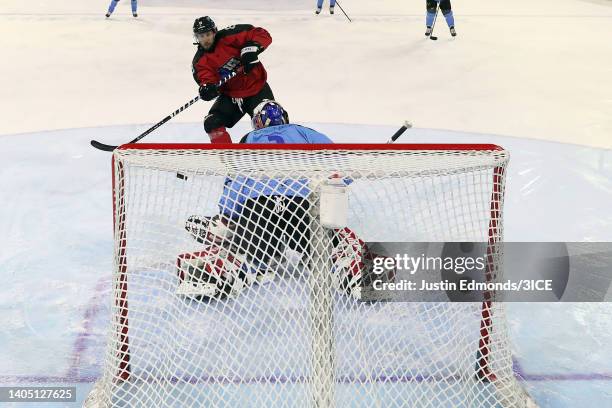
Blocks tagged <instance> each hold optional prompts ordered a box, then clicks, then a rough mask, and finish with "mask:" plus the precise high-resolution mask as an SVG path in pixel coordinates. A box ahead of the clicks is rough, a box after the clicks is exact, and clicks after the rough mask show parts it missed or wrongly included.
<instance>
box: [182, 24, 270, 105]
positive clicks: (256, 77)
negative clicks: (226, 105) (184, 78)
mask: <svg viewBox="0 0 612 408" xmlns="http://www.w3.org/2000/svg"><path fill="white" fill-rule="evenodd" d="M253 42H255V43H257V44H258V45H259V46H260V47H261V51H263V50H264V49H266V48H268V46H269V45H270V44H271V43H272V37H271V36H270V33H268V32H267V31H266V30H264V29H263V28H260V27H253V26H252V25H250V24H238V25H235V26H230V27H228V28H224V29H223V30H219V31H218V32H217V34H216V35H215V41H214V43H213V46H212V47H211V49H210V50H205V49H204V48H202V46H200V45H198V50H197V51H196V54H195V56H194V57H193V65H192V71H193V79H195V81H196V82H197V83H198V85H204V84H216V83H217V82H219V81H220V80H221V75H220V74H219V71H220V70H221V71H223V70H227V71H233V70H235V69H236V67H237V66H238V64H239V63H240V50H242V48H243V47H245V46H248V45H250V43H253ZM261 51H260V52H261ZM266 79H267V73H266V70H265V68H264V67H263V65H262V64H261V63H259V64H256V65H255V66H254V67H253V69H251V71H250V72H249V73H248V74H244V73H240V74H238V75H236V76H235V77H234V78H232V79H230V80H229V81H228V82H227V83H225V84H224V85H222V86H221V87H220V88H219V92H221V93H222V94H225V95H227V96H229V97H231V98H246V97H248V96H253V95H255V94H257V93H258V92H259V91H261V88H263V86H264V84H265V83H266Z"/></svg>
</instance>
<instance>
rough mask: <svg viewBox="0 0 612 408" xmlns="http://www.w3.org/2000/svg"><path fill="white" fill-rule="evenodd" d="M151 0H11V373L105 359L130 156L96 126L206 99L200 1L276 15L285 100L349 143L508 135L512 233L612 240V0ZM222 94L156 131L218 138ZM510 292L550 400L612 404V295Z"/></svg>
mask: <svg viewBox="0 0 612 408" xmlns="http://www.w3.org/2000/svg"><path fill="white" fill-rule="evenodd" d="M141 3H142V4H141V5H140V9H139V15H140V16H139V18H138V20H136V21H134V20H133V19H132V17H131V15H130V14H129V2H127V1H122V2H121V3H120V4H119V6H118V7H117V10H116V11H115V15H113V17H112V19H111V20H109V21H105V20H104V16H103V15H104V12H105V11H106V7H107V5H108V4H107V3H106V1H105V0H96V1H93V0H85V1H80V2H57V1H49V0H41V1H38V2H27V3H26V2H22V1H17V0H4V1H2V2H1V4H0V34H1V35H0V53H1V54H0V55H2V59H3V63H2V64H1V66H0V73H1V74H2V75H0V89H1V90H2V99H1V102H0V103H1V105H0V109H1V111H2V112H3V115H2V121H1V123H0V152H1V154H2V161H1V162H0V276H2V277H3V278H4V279H3V282H4V285H3V287H2V289H0V386H4V385H26V384H38V385H51V384H62V385H77V387H78V401H79V402H82V400H83V399H84V398H85V396H86V393H87V391H88V390H89V389H90V387H91V386H92V384H93V381H94V380H95V379H96V378H97V377H98V376H99V374H100V372H101V363H102V360H101V359H102V355H103V350H104V346H105V341H106V329H107V325H108V322H109V321H110V316H109V305H110V297H109V296H110V295H109V290H110V272H111V264H112V246H113V242H112V205H111V192H110V186H111V179H110V174H111V173H110V169H111V167H110V155H109V154H107V153H103V152H99V151H95V150H94V149H93V148H91V147H90V146H89V140H90V139H97V140H101V141H105V142H109V143H120V142H123V141H127V140H129V139H131V138H133V137H135V136H136V135H138V134H139V133H140V132H142V131H143V130H145V129H146V128H148V127H149V126H150V125H151V124H152V123H154V122H156V121H157V120H160V119H161V118H162V117H163V116H165V115H166V114H168V113H169V112H170V111H172V110H173V109H176V108H177V107H178V106H180V105H181V104H183V103H184V102H186V101H187V100H189V99H190V98H192V97H193V96H195V94H196V87H195V84H194V83H193V79H192V78H191V73H190V67H189V64H190V62H191V58H192V55H193V47H192V46H191V37H190V29H191V24H192V22H193V19H194V18H195V17H197V16H199V15H205V14H210V15H211V16H213V17H216V20H217V22H218V24H219V25H221V26H223V25H229V24H233V23H237V22H248V23H253V24H256V25H261V26H264V27H266V28H268V29H269V30H270V32H271V33H272V35H273V38H274V43H273V45H272V46H271V47H270V49H269V50H267V51H266V52H265V53H264V54H263V55H262V60H263V61H264V63H265V64H266V67H267V70H268V72H269V76H270V83H271V85H272V87H273V89H274V91H275V93H276V95H277V97H278V99H279V100H281V101H282V102H283V104H284V105H286V107H287V109H288V110H289V111H290V114H291V116H292V119H293V120H294V121H296V122H299V123H304V124H307V125H308V126H311V127H313V128H316V129H318V130H320V131H322V132H323V133H326V134H328V135H329V136H330V137H331V138H332V139H334V140H335V141H337V142H384V141H386V139H387V138H388V136H389V135H390V134H391V133H392V132H393V131H394V130H395V129H396V128H397V126H398V125H399V124H400V123H401V122H402V121H403V120H404V119H411V120H412V121H413V122H414V123H415V129H412V130H410V131H409V132H407V133H406V134H405V135H404V136H403V142H440V143H443V142H462V143H463V142H466V143H467V142H478V143H484V142H486V143H496V144H499V145H501V146H503V147H505V148H506V149H508V150H509V151H510V154H511V159H510V166H509V174H508V184H507V188H506V207H505V214H504V223H505V239H506V240H507V241H611V240H612V228H611V227H612V212H611V211H610V209H611V208H612V151H611V150H609V149H610V147H611V146H612V142H611V140H612V79H611V78H612V47H610V39H611V38H612V1H608V0H600V1H597V0H593V1H580V0H556V1H552V0H541V1H538V2H534V1H530V0H529V1H528V0H516V1H514V2H512V4H508V3H507V2H505V3H506V4H501V3H499V2H492V1H485V0H479V1H476V0H465V1H463V2H461V1H456V2H454V3H453V7H454V8H455V14H456V20H457V30H458V32H459V36H458V37H457V38H456V39H455V40H451V39H450V37H449V36H448V34H447V33H446V29H445V27H444V24H443V23H442V21H441V20H440V21H438V23H437V27H436V31H438V30H439V31H438V35H439V36H440V40H439V41H438V42H437V43H436V42H433V41H429V40H425V39H424V37H423V35H422V34H423V31H424V24H423V21H424V1H421V0H413V1H410V2H407V1H401V2H400V1H398V0H397V1H396V0H384V1H379V2H366V1H365V0H352V1H349V0H345V1H343V2H342V3H341V4H342V6H343V7H344V8H345V10H346V11H347V12H349V14H351V17H353V19H354V20H355V21H354V22H353V23H352V24H349V23H348V22H346V21H344V20H343V18H344V17H343V16H342V15H341V14H339V10H337V14H336V15H335V16H334V17H330V16H329V15H327V14H324V15H321V16H319V17H316V18H315V16H314V13H313V11H314V1H312V2H311V1H292V2H289V0H285V1H281V0H271V1H269V2H255V1H248V0H235V1H232V0H229V1H227V2H222V1H220V0H215V1H213V0H210V1H206V0H201V1H196V0H177V1H174V2H171V1H170V0H167V1H163V2H162V1H160V0H151V1H149V2H145V1H143V2H141ZM311 3H312V4H311ZM422 3H423V4H422ZM455 3H456V4H455ZM498 3H499V4H498ZM262 4H263V5H262ZM270 9H272V11H271V12H267V10H270ZM438 24H439V25H438ZM206 109H207V106H206V105H205V104H203V103H198V104H197V105H195V106H193V107H192V108H190V110H188V111H186V112H184V113H182V114H181V115H180V116H179V117H177V118H176V120H173V122H171V123H169V124H167V125H164V126H163V127H162V128H160V129H159V130H158V131H156V132H155V133H153V134H151V135H150V136H148V137H147V140H148V141H152V142H158V141H175V142H205V136H204V135H203V132H202V129H201V123H200V122H199V121H200V120H201V117H202V116H203V114H204V113H205V112H206ZM133 123H138V124H140V123H142V125H132V124H133ZM126 124H128V125H126ZM247 127H248V123H247V122H246V121H245V122H241V123H239V125H237V126H236V127H235V128H234V129H232V131H231V133H232V136H233V137H234V139H235V140H237V138H239V137H240V136H241V135H242V134H244V133H245V132H246V131H247V130H248V129H247ZM435 129H452V130H435ZM499 135H513V137H510V136H499ZM587 146H589V147H587ZM508 309H509V312H508V315H509V320H510V328H511V334H512V342H513V351H514V356H515V370H516V372H517V375H518V376H520V377H521V378H522V380H521V381H524V384H525V387H526V388H527V389H528V391H529V392H530V393H531V394H532V396H533V397H534V398H535V399H536V400H537V402H538V403H539V404H540V405H541V406H542V407H554V408H559V407H581V408H583V407H584V408H587V407H588V408H590V407H610V406H612V305H611V304H610V303H580V304H578V303H577V304H545V303H540V304H510V305H509V306H508ZM76 405H77V404H72V405H70V404H68V405H65V406H76ZM0 406H4V405H2V403H0ZM6 406H10V405H6ZM14 406H16V407H27V406H35V405H34V404H25V403H24V404H15V405H14ZM45 406H60V405H58V404H45Z"/></svg>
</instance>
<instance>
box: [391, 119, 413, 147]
mask: <svg viewBox="0 0 612 408" xmlns="http://www.w3.org/2000/svg"><path fill="white" fill-rule="evenodd" d="M411 127H412V123H410V122H408V121H405V122H404V124H403V125H402V127H400V128H399V129H397V132H395V133H394V134H393V136H391V139H389V140H388V141H387V143H393V142H395V141H396V140H397V139H399V137H400V136H401V135H403V134H404V132H405V131H406V130H408V129H410V128H411Z"/></svg>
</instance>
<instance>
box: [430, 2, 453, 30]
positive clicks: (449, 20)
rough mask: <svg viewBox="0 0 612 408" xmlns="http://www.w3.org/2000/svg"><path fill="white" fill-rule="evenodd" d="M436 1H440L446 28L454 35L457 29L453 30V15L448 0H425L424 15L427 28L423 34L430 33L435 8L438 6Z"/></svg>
mask: <svg viewBox="0 0 612 408" xmlns="http://www.w3.org/2000/svg"><path fill="white" fill-rule="evenodd" d="M438 3H440V10H442V15H443V16H444V18H445V19H446V24H448V28H449V29H450V33H451V35H452V36H453V37H454V36H456V35H457V31H455V17H453V10H452V8H451V2H450V0H427V3H426V5H427V16H426V17H425V24H426V25H427V29H426V30H425V35H426V36H430V35H431V32H432V30H433V29H432V26H433V23H434V18H435V15H436V10H437V8H438Z"/></svg>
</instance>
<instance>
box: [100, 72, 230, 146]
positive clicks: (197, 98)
mask: <svg viewBox="0 0 612 408" xmlns="http://www.w3.org/2000/svg"><path fill="white" fill-rule="evenodd" d="M236 75H238V71H233V72H232V73H231V74H229V75H228V76H226V77H224V78H222V79H221V80H220V81H219V83H218V84H217V86H218V87H219V86H221V85H223V84H225V83H226V82H227V81H229V80H230V79H232V78H233V77H235V76H236ZM199 99H200V96H199V95H198V96H196V97H195V98H193V99H192V100H190V101H189V102H187V103H186V104H185V105H183V106H181V107H180V108H178V109H177V110H175V111H174V112H172V113H171V114H169V115H168V116H166V117H165V118H163V119H162V120H160V121H159V122H157V123H156V124H155V125H153V126H151V127H150V128H149V129H147V130H145V131H144V132H143V133H141V134H140V135H138V137H137V138H135V139H134V140H130V141H129V142H128V143H127V144H129V143H136V142H138V141H139V140H141V139H142V138H143V137H145V136H146V135H148V134H149V133H151V132H153V131H154V130H155V129H157V128H158V127H160V126H161V125H163V124H164V123H166V122H168V121H169V120H170V119H172V118H173V117H175V116H176V115H178V114H179V113H181V112H182V111H184V110H185V109H187V108H188V107H190V106H191V105H193V104H194V103H196V102H197V101H198V100H199ZM90 143H91V145H92V146H93V147H95V148H96V149H98V150H103V151H105V152H112V151H113V150H115V149H116V148H118V147H119V146H114V145H108V144H104V143H100V142H98V141H96V140H92V141H91V142H90Z"/></svg>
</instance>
